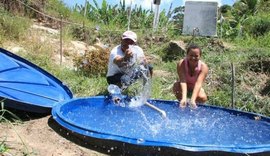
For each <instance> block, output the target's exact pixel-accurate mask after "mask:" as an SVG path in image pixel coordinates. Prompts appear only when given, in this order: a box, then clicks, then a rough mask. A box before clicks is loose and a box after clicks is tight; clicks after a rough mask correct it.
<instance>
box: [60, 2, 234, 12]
mask: <svg viewBox="0 0 270 156" xmlns="http://www.w3.org/2000/svg"><path fill="white" fill-rule="evenodd" d="M62 1H63V2H64V3H65V4H67V5H68V6H69V7H72V6H74V5H75V4H76V3H77V4H81V5H84V3H85V0H62ZM88 1H89V2H90V3H93V0H88ZM96 1H97V2H99V4H101V2H102V0H96ZM131 1H132V6H134V4H138V5H141V6H142V7H143V8H145V9H150V8H151V2H152V1H153V0H126V4H127V5H129V4H130V2H131ZM192 1H215V2H218V3H219V5H224V4H228V5H232V4H233V3H234V2H235V1H236V0H192ZM107 2H108V3H109V4H119V2H120V0H107ZM184 2H185V0H161V4H160V10H163V9H165V10H166V11H168V9H169V8H170V5H171V3H172V8H175V7H177V6H180V5H184Z"/></svg>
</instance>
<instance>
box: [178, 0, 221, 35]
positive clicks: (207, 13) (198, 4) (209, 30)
mask: <svg viewBox="0 0 270 156" xmlns="http://www.w3.org/2000/svg"><path fill="white" fill-rule="evenodd" d="M217 14H218V2H213V1H211V2H207V1H186V3H185V13H184V25H183V31H182V33H183V34H184V35H193V34H194V35H196V36H217Z"/></svg>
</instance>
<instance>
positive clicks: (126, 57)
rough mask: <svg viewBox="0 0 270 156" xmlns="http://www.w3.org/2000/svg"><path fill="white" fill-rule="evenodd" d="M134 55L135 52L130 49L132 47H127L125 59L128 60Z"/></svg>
mask: <svg viewBox="0 0 270 156" xmlns="http://www.w3.org/2000/svg"><path fill="white" fill-rule="evenodd" d="M131 57H133V52H132V51H131V50H130V49H127V50H126V51H125V56H124V59H125V60H128V59H129V58H131Z"/></svg>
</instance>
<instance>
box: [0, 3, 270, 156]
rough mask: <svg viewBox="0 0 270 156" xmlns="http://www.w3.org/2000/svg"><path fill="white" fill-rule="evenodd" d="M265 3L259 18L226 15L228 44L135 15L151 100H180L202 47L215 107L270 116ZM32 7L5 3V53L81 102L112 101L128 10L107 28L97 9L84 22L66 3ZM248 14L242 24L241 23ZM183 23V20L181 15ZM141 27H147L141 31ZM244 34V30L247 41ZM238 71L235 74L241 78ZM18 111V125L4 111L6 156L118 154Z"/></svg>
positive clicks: (1, 28)
mask: <svg viewBox="0 0 270 156" xmlns="http://www.w3.org/2000/svg"><path fill="white" fill-rule="evenodd" d="M262 2H264V1H261V3H259V4H258V7H257V8H258V9H259V10H257V11H254V12H250V11H249V10H245V9H246V8H247V7H242V8H243V9H241V7H240V8H239V6H238V5H235V6H234V7H225V6H223V7H221V9H222V11H223V12H224V18H226V19H227V23H225V24H224V26H223V29H224V31H225V33H224V34H226V35H224V36H223V38H219V37H200V36H182V35H180V34H181V32H179V31H180V28H179V27H175V26H178V25H179V23H181V18H179V19H178V20H179V21H172V22H171V23H170V22H168V23H167V21H166V18H165V17H166V16H165V13H163V14H162V16H161V20H163V22H161V25H160V27H161V28H163V27H165V24H166V27H167V26H168V27H167V28H168V29H167V30H164V29H160V30H158V31H157V32H156V33H153V32H152V29H151V28H149V25H151V21H152V14H151V12H150V11H149V12H148V11H146V10H140V9H139V8H137V10H134V12H135V13H136V17H138V18H134V21H133V22H134V23H135V24H132V26H134V27H132V29H134V31H135V32H136V33H137V34H138V36H139V41H138V44H139V45H140V46H141V47H142V48H143V50H144V51H145V53H146V56H147V58H148V59H149V60H150V62H151V63H152V64H153V66H154V75H153V78H152V93H151V98H154V99H166V100H175V97H174V95H173V93H172V85H173V83H174V82H175V81H176V79H177V73H176V63H177V62H178V61H179V59H180V58H182V57H184V56H185V49H186V46H187V45H188V44H190V43H196V44H198V45H199V46H201V47H202V49H203V57H202V58H203V61H205V62H207V64H208V66H209V74H208V76H207V80H206V83H205V85H204V86H203V87H204V88H205V90H206V92H207V95H208V101H207V104H210V105H217V106H222V107H226V108H231V107H234V108H235V109H238V110H241V111H248V112H254V113H259V114H262V115H265V116H270V68H269V66H270V45H269V41H270V27H269V23H270V18H269V17H270V16H268V15H269V7H267V6H269V2H267V1H265V4H264V5H262ZM27 3H28V4H29V6H31V8H35V10H33V9H30V8H27V7H25V5H23V4H22V3H19V2H18V1H16V2H12V3H11V1H4V0H3V1H0V4H1V5H0V14H1V16H0V46H1V48H4V49H7V50H9V51H11V52H13V53H16V54H17V55H19V56H22V57H23V58H25V59H27V60H29V61H31V62H33V63H35V64H37V65H38V66H40V67H42V68H43V69H45V70H47V71H48V72H50V73H52V74H53V75H55V76H56V77H57V78H59V79H60V80H61V81H63V82H64V83H66V84H67V85H68V87H69V88H70V89H71V90H72V92H73V94H74V96H75V97H87V96H93V95H100V94H102V95H103V94H104V93H106V88H107V83H106V78H105V73H106V70H107V58H108V53H109V51H110V50H111V49H112V48H113V47H114V46H115V45H116V44H119V38H120V36H121V34H122V32H123V31H124V30H126V25H127V23H125V22H126V21H125V20H126V16H125V15H126V14H125V13H126V12H127V10H126V9H125V8H123V7H122V8H121V7H117V8H116V10H113V11H115V12H117V13H118V14H117V16H116V15H113V14H112V15H111V16H108V18H106V19H108V20H107V21H103V20H100V19H104V17H106V16H105V15H106V14H109V13H107V12H106V14H105V12H103V11H104V10H102V8H97V7H95V6H92V7H94V8H96V12H94V11H95V10H89V14H90V13H91V14H92V15H95V16H93V17H92V16H90V17H84V16H83V12H82V11H83V7H78V8H79V10H72V9H68V8H67V7H66V6H64V5H63V4H62V3H60V2H59V1H58V0H42V1H37V0H33V1H31V2H30V1H27ZM107 8H108V9H109V8H111V9H112V8H113V7H109V6H107ZM180 9H181V8H180ZM237 9H238V10H237ZM37 11H38V12H37ZM113 11H112V12H113ZM236 11H239V14H236ZM240 11H241V12H240ZM40 12H42V13H44V14H41V13H40ZM135 13H134V14H135ZM178 13H179V12H178ZM60 14H61V15H62V16H60ZM242 14H243V16H242V17H238V15H239V16H240V15H242ZM178 15H179V16H178ZM134 16H135V15H134ZM52 17H53V18H52ZM61 17H62V18H63V19H62V20H63V21H65V22H63V23H62V25H61V22H60V21H59V19H61ZM113 17H115V18H113ZM176 17H182V14H181V12H180V13H179V14H177V16H176V15H175V18H176ZM113 19H114V20H113ZM114 22H117V23H114ZM177 22H178V23H177ZM268 22H269V23H268ZM138 23H140V24H141V23H145V25H136V24H138ZM175 24H176V25H175ZM241 25H242V27H241ZM170 26H171V27H170ZM218 26H219V27H220V25H218ZM61 27H62V29H61ZM138 28H140V29H138ZM238 28H243V29H241V30H242V31H241V33H242V35H240V33H239V30H240V29H238ZM61 30H62V31H61ZM60 35H61V36H60ZM61 39H62V46H61V43H60V41H61ZM61 48H62V54H61V51H60V50H61ZM92 60H98V61H97V62H94V61H92ZM232 70H234V71H235V74H234V75H233V73H232ZM232 80H234V86H232V84H233V81H232ZM233 91H234V93H235V94H234V96H233V95H232V92H233ZM232 100H234V103H232ZM10 111H11V112H12V113H13V114H14V116H17V117H19V118H20V120H14V116H13V115H10V113H9V112H7V111H6V110H5V109H1V110H0V114H1V115H0V123H1V125H0V154H1V155H4V156H10V155H48V156H49V155H65V156H69V155H70V156H72V155H74V156H75V155H113V154H112V153H114V152H113V151H111V150H110V149H106V148H102V147H95V146H91V145H88V144H87V143H85V142H83V141H81V140H78V139H77V138H73V137H66V136H67V135H69V133H67V132H66V131H65V130H63V129H61V128H60V127H59V125H57V124H56V123H55V121H54V120H53V119H52V117H51V116H46V115H45V116H42V115H37V114H32V113H28V112H21V111H16V110H10ZM116 153H117V152H116ZM117 154H118V155H119V153H117ZM120 154H123V153H120Z"/></svg>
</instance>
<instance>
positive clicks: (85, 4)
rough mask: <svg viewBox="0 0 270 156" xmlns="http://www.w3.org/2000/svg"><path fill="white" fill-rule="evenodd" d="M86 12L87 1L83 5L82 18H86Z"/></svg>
mask: <svg viewBox="0 0 270 156" xmlns="http://www.w3.org/2000/svg"><path fill="white" fill-rule="evenodd" d="M86 11H87V0H85V3H84V14H83V16H84V17H85V16H86Z"/></svg>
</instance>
